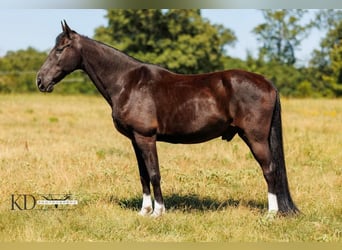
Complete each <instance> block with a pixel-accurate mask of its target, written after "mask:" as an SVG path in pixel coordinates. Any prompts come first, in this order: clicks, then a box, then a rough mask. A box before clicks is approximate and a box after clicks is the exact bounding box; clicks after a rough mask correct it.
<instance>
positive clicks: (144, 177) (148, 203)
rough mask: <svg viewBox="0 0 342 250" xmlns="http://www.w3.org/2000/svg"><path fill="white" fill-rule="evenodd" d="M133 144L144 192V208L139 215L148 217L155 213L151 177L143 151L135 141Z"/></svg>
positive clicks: (142, 207)
mask: <svg viewBox="0 0 342 250" xmlns="http://www.w3.org/2000/svg"><path fill="white" fill-rule="evenodd" d="M132 144H133V148H134V152H135V156H136V158H137V163H138V167H139V174H140V182H141V186H142V191H143V201H142V206H141V210H140V212H139V215H142V216H147V215H150V214H152V212H153V207H152V199H151V189H150V176H149V174H148V171H147V168H146V165H145V161H144V159H143V157H142V152H141V150H140V149H139V147H138V145H137V144H136V143H135V141H132Z"/></svg>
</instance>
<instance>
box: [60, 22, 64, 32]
mask: <svg viewBox="0 0 342 250" xmlns="http://www.w3.org/2000/svg"><path fill="white" fill-rule="evenodd" d="M61 25H62V30H63V32H65V27H64V24H63V22H62V21H61Z"/></svg>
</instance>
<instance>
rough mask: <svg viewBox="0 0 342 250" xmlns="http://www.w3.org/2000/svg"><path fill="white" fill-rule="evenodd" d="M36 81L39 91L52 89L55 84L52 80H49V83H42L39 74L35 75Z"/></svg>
mask: <svg viewBox="0 0 342 250" xmlns="http://www.w3.org/2000/svg"><path fill="white" fill-rule="evenodd" d="M36 83H37V87H38V89H39V90H40V91H41V92H48V93H50V92H52V91H53V87H54V85H55V83H54V82H53V81H52V82H50V83H49V84H44V82H43V80H42V78H41V77H39V76H38V77H37V80H36Z"/></svg>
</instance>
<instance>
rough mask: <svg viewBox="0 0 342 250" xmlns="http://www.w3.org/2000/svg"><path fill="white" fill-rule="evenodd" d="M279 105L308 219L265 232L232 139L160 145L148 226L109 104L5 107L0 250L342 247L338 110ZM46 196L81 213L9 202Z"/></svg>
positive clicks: (249, 169)
mask: <svg viewBox="0 0 342 250" xmlns="http://www.w3.org/2000/svg"><path fill="white" fill-rule="evenodd" d="M282 105H283V130H284V141H285V155H286V162H287V172H288V178H289V185H290V190H291V193H292V196H293V199H294V200H295V202H296V204H297V206H298V207H299V208H300V210H301V211H302V214H301V215H299V216H296V217H290V218H284V217H277V218H275V219H274V220H267V218H266V213H267V198H266V197H267V190H266V183H265V181H264V179H263V176H262V173H261V170H260V168H259V166H258V165H257V163H256V161H255V160H254V159H253V157H252V155H251V153H250V152H249V150H248V148H247V146H246V145H245V144H244V143H243V142H242V141H241V140H240V138H238V137H236V138H234V139H233V140H232V141H231V142H230V143H227V142H225V141H222V140H220V139H216V140H213V141H210V142H207V143H203V144H197V145H172V144H166V143H158V151H159V160H160V167H161V173H162V189H163V193H164V196H165V202H166V208H167V214H165V216H163V217H162V218H159V219H150V218H142V217H139V216H138V214H137V211H138V209H139V206H140V202H141V186H140V181H139V176H138V169H137V167H136V161H135V157H134V154H133V151H132V147H131V144H130V142H129V140H127V139H126V138H125V137H123V136H122V135H120V134H118V133H117V132H116V131H115V129H114V127H113V124H112V119H111V116H110V114H111V111H110V108H109V106H108V105H107V104H106V103H105V101H104V99H102V98H101V97H94V96H93V97H89V96H59V95H56V94H50V95H44V94H37V95H0V182H1V190H0V241H149V242H150V241H162V242H164V241H172V242H173V241H177V242H178V241H179V242H184V241H186V242H188V241H190V242H192V241H201V242H208V241H209V242H221V241H227V242H236V241H238V242H240V241H243V242H246V241H247V242H256V241H258V242H259V241H262V242H278V241H280V242H342V133H341V129H342V100H312V99H308V100H286V99H282ZM50 193H52V194H67V193H71V194H73V195H74V196H75V197H77V199H78V201H79V204H78V205H77V206H75V207H74V208H73V209H67V210H61V209H54V208H51V209H47V210H37V209H33V210H18V209H16V210H11V204H13V202H12V200H11V199H12V196H11V195H12V194H50ZM18 203H19V201H18Z"/></svg>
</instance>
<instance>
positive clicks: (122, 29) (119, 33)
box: [95, 9, 236, 73]
mask: <svg viewBox="0 0 342 250" xmlns="http://www.w3.org/2000/svg"><path fill="white" fill-rule="evenodd" d="M106 17H107V18H108V25H107V26H106V27H104V26H101V27H99V28H98V29H96V32H95V39H97V40H100V41H103V42H105V43H108V44H112V45H113V46H114V47H115V48H117V49H119V50H122V51H123V52H125V53H127V54H128V55H130V56H133V57H135V58H137V59H139V60H141V61H144V62H150V63H154V64H158V65H161V66H164V67H166V68H168V69H170V70H173V71H175V72H178V73H200V72H209V71H214V70H220V69H223V62H222V57H223V55H225V53H226V51H225V48H226V45H232V44H233V43H234V41H235V40H236V37H235V35H234V33H233V31H231V30H229V29H227V28H224V27H223V26H222V25H212V24H210V22H209V21H208V20H206V19H204V18H202V17H201V12H200V10H194V9H185V10H183V9H170V10H153V9H144V10H142V9H140V10H132V9H115V10H108V12H107V15H106Z"/></svg>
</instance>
